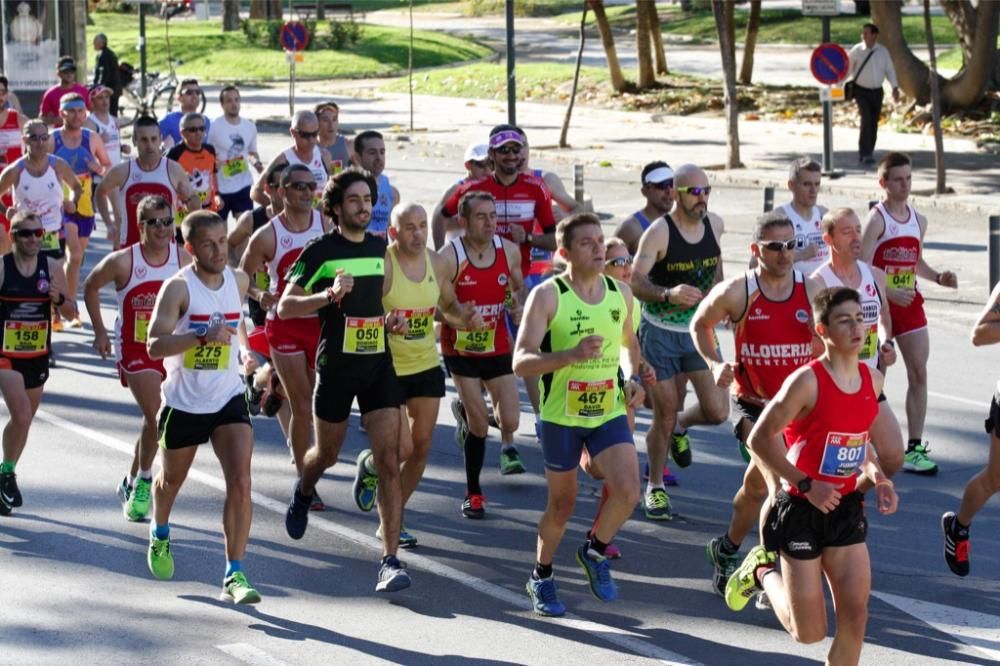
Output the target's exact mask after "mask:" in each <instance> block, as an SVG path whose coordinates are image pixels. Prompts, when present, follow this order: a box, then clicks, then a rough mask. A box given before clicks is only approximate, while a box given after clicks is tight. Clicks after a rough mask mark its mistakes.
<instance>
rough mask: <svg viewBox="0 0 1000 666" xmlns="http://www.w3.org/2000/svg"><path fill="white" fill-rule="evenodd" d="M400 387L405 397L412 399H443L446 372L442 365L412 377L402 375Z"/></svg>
mask: <svg viewBox="0 0 1000 666" xmlns="http://www.w3.org/2000/svg"><path fill="white" fill-rule="evenodd" d="M399 385H400V386H401V387H402V388H403V397H404V398H405V399H406V400H409V399H410V398H443V397H444V370H442V369H441V366H440V365H435V366H434V367H433V368H428V369H427V370H422V371H420V372H415V373H413V374H412V375H400V376H399Z"/></svg>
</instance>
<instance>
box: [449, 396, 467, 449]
mask: <svg viewBox="0 0 1000 666" xmlns="http://www.w3.org/2000/svg"><path fill="white" fill-rule="evenodd" d="M451 415H452V416H454V417H455V444H456V445H457V446H458V448H459V449H461V450H462V451H464V450H465V438H466V437H468V435H469V422H468V420H467V419H466V418H465V405H463V404H462V401H461V400H459V399H458V398H454V399H453V400H452V401H451Z"/></svg>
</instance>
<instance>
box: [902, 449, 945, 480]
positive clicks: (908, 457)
mask: <svg viewBox="0 0 1000 666" xmlns="http://www.w3.org/2000/svg"><path fill="white" fill-rule="evenodd" d="M929 452H930V449H929V448H927V444H917V445H916V446H912V447H910V448H909V449H908V450H907V451H906V454H905V455H904V456H903V470H904V471H907V472H912V473H914V474H928V475H929V474H937V471H938V466H937V463H935V462H934V461H932V460H931V459H930V458H928V457H927V454H928V453H929Z"/></svg>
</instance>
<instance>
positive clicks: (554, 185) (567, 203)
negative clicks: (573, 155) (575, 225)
mask: <svg viewBox="0 0 1000 666" xmlns="http://www.w3.org/2000/svg"><path fill="white" fill-rule="evenodd" d="M542 180H544V181H545V185H546V187H548V188H549V193H550V194H552V199H553V201H555V202H556V204H558V205H559V207H560V208H561V209H563V210H564V211H565V212H567V213H575V212H576V211H577V210H579V208H580V204H579V203H577V201H576V199H574V198H573V197H572V196H570V194H569V192H567V191H566V186H565V185H563V182H562V178H560V177H559V176H557V175H556V174H554V173H552V172H551V171H545V172H544V173H542Z"/></svg>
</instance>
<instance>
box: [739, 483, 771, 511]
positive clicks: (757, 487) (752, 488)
mask: <svg viewBox="0 0 1000 666" xmlns="http://www.w3.org/2000/svg"><path fill="white" fill-rule="evenodd" d="M740 493H742V495H743V497H744V498H745V499H747V500H748V501H750V502H753V503H754V504H755V505H757V506H759V505H761V504H763V503H764V500H766V499H767V483H766V482H765V481H764V479H760V480H759V481H747V482H744V483H743V487H742V488H740Z"/></svg>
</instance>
